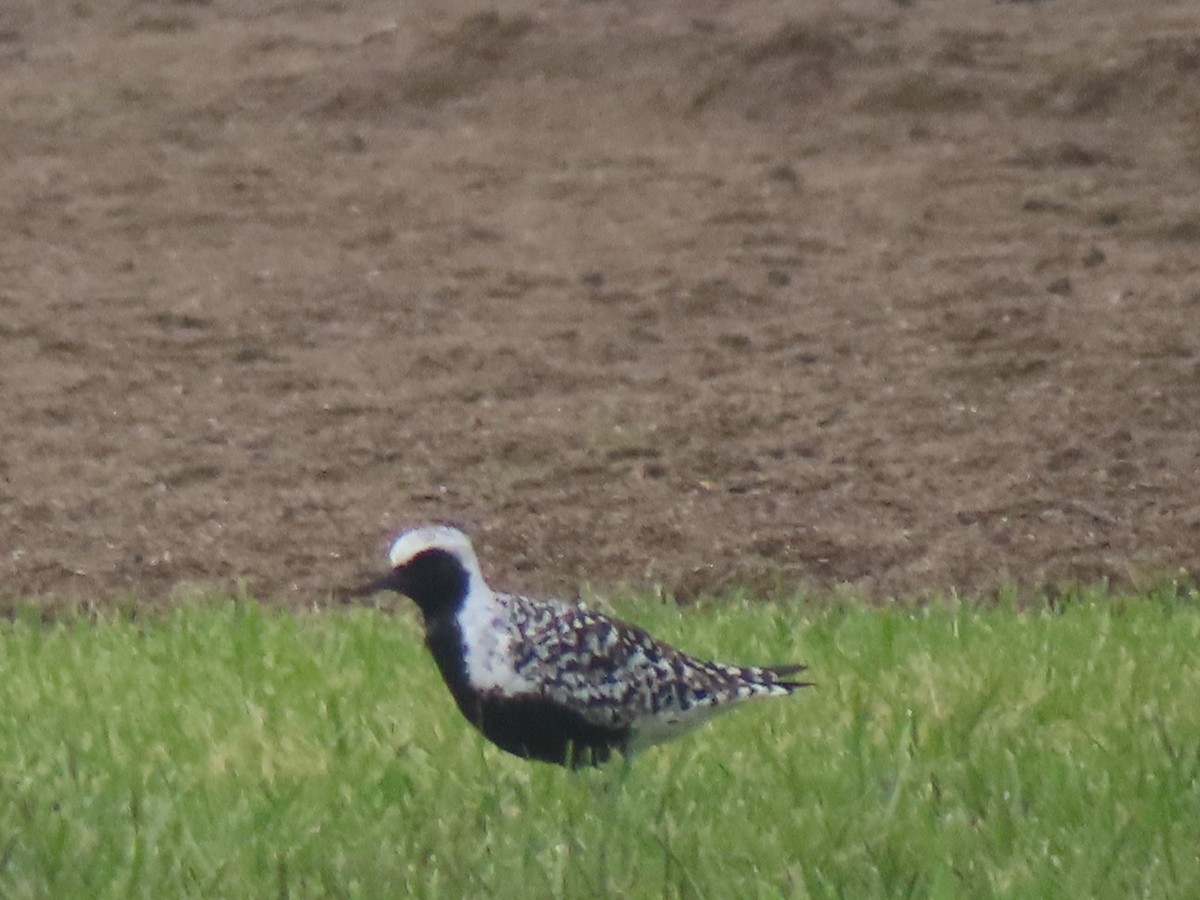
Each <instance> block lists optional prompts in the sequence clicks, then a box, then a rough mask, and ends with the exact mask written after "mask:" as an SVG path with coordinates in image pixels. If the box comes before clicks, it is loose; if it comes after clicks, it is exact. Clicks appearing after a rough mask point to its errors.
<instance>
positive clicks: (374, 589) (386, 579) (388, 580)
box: [338, 570, 400, 603]
mask: <svg viewBox="0 0 1200 900" xmlns="http://www.w3.org/2000/svg"><path fill="white" fill-rule="evenodd" d="M399 581H400V578H399V576H398V573H397V572H396V571H395V570H392V571H391V572H388V573H387V574H386V575H380V576H379V577H378V578H376V579H375V580H374V581H370V582H368V583H367V584H362V585H359V586H358V587H354V588H344V589H342V590H341V591H340V592H339V593H338V599H339V600H340V601H341V602H342V603H352V602H354V601H355V600H358V599H360V598H362V597H370V596H371V595H372V594H378V593H381V592H382V591H397V592H399V590H400V585H399Z"/></svg>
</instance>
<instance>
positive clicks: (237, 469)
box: [0, 0, 1200, 604]
mask: <svg viewBox="0 0 1200 900" xmlns="http://www.w3.org/2000/svg"><path fill="white" fill-rule="evenodd" d="M0 161H2V165H0V403H2V405H3V409H2V413H3V415H2V419H0V576H2V578H3V582H2V583H3V591H2V592H3V593H4V594H6V595H9V596H10V597H11V596H23V597H30V596H33V597H38V596H44V597H59V598H76V599H78V598H88V599H91V600H103V599H105V598H119V597H124V596H130V595H132V596H134V597H137V598H141V599H143V600H145V601H147V602H157V601H162V600H168V599H169V598H171V597H172V596H176V595H177V592H178V591H179V590H180V585H187V584H194V583H196V582H199V583H202V584H217V585H228V584H233V583H235V582H239V581H240V582H244V583H245V584H246V585H247V586H248V588H249V589H250V590H251V591H253V592H254V594H256V595H257V596H259V597H262V598H264V599H267V600H271V601H274V602H290V603H296V604H319V603H322V602H326V601H327V600H328V599H329V597H330V592H331V591H332V590H333V589H334V588H336V587H338V586H340V585H344V584H347V583H352V582H354V581H355V580H356V579H357V578H358V577H359V576H360V575H361V574H362V573H363V572H364V571H367V570H371V569H374V568H377V567H378V566H379V564H380V563H381V562H382V560H383V556H382V554H383V552H384V550H385V549H386V546H387V543H388V539H389V538H390V536H391V534H392V533H393V532H394V531H395V530H396V529H398V528H400V527H401V526H403V525H407V524H411V523H415V522H422V521H426V520H449V521H454V522H458V523H461V524H463V525H465V526H466V527H467V528H468V529H469V530H470V531H471V533H472V534H473V535H474V537H475V539H476V541H477V544H478V545H479V547H480V549H481V555H482V556H483V559H484V568H485V571H488V572H489V573H491V574H492V575H493V576H494V580H495V581H496V582H498V583H499V584H501V585H503V586H505V587H509V588H514V589H525V590H532V591H570V590H573V589H574V588H576V587H577V586H578V585H580V583H590V584H592V585H595V586H603V587H607V588H612V587H617V586H621V585H628V586H635V587H642V588H644V587H647V586H659V587H661V588H662V589H663V590H664V591H666V592H669V593H672V594H674V595H676V596H677V597H679V598H681V599H684V600H686V599H689V598H692V597H695V596H697V595H701V594H708V593H716V594H719V593H721V592H722V591H724V590H727V589H728V588H729V587H730V586H733V585H748V586H749V587H750V588H751V589H753V590H755V591H759V592H762V593H763V594H770V593H774V592H778V591H791V590H793V589H795V588H796V587H797V586H803V587H806V588H810V589H830V588H835V589H839V590H848V591H852V592H855V593H860V594H863V595H865V596H867V597H871V598H876V599H879V598H885V597H889V596H895V595H900V596H911V595H920V594H925V593H930V592H937V591H943V590H947V589H957V590H959V591H962V592H972V591H988V590H991V589H994V588H996V587H998V586H1002V585H1009V584H1017V585H1021V586H1025V587H1029V588H1032V589H1037V588H1039V587H1040V586H1042V585H1045V584H1057V583H1061V582H1064V581H1072V580H1082V581H1089V582H1090V581H1093V580H1096V579H1109V580H1110V581H1111V582H1113V583H1114V584H1123V583H1128V582H1129V581H1130V580H1131V579H1132V580H1137V579H1141V578H1144V577H1157V576H1159V575H1161V574H1163V573H1171V572H1173V571H1176V570H1177V568H1178V567H1180V566H1183V567H1187V568H1189V569H1191V570H1193V571H1200V5H1198V4H1196V3H1195V2H1193V0H1178V2H1168V0H1158V2H1154V0H1152V2H1146V3H1130V2H1128V0H1089V2H1085V0H1045V2H1021V3H1017V2H1008V3H994V2H987V0H958V2H949V0H906V2H898V0H841V2H822V0H813V2H805V3H796V2H790V0H738V2H732V0H592V2H584V0H508V2H504V3H501V4H489V3H481V2H473V0H414V2H397V0H353V2H351V0H275V2H265V0H264V2H251V0H159V2H149V0H76V2H74V3H65V2H64V3H45V2H41V0H6V2H5V3H4V4H3V5H0ZM839 586H840V587H839Z"/></svg>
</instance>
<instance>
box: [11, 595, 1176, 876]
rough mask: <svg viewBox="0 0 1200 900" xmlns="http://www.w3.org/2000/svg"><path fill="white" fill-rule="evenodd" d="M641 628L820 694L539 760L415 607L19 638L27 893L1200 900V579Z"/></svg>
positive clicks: (14, 834)
mask: <svg viewBox="0 0 1200 900" xmlns="http://www.w3.org/2000/svg"><path fill="white" fill-rule="evenodd" d="M619 612H620V613H621V614H623V615H625V616H626V617H627V618H632V619H635V620H636V621H638V622H639V623H640V624H642V625H645V626H646V627H648V628H650V629H651V630H653V631H655V632H656V633H658V634H660V635H662V636H663V637H666V638H668V639H670V640H672V641H674V642H675V643H678V644H680V645H682V646H683V647H685V648H687V649H689V650H692V651H695V652H697V653H703V654H713V655H718V656H720V657H722V658H726V659H730V660H744V661H747V662H749V661H762V662H783V661H787V660H792V659H799V660H804V661H807V662H809V663H810V664H811V666H812V673H811V674H812V675H813V677H814V678H815V680H817V681H818V682H819V686H818V687H816V688H813V689H811V690H808V691H805V692H803V693H802V694H800V695H799V696H796V697H792V698H788V699H786V700H776V701H771V702H764V703H761V704H758V705H751V706H747V707H746V708H744V709H741V710H739V711H736V712H733V713H730V714H729V715H728V716H726V717H724V718H719V719H717V720H716V721H714V722H713V723H711V724H709V725H707V726H705V727H704V728H702V729H701V730H699V731H697V732H695V733H693V734H692V735H690V736H688V737H685V738H684V739H682V740H681V741H679V742H677V743H675V744H674V745H670V746H667V747H660V748H656V749H654V750H651V751H648V752H647V753H645V754H643V755H642V756H640V757H638V758H637V759H636V760H635V761H634V764H633V765H632V766H631V767H628V768H626V767H623V766H621V765H619V764H618V765H616V766H612V767H610V768H608V769H605V770H602V771H600V772H585V773H575V774H572V773H568V772H565V771H562V770H560V769H557V768H554V767H550V766H543V765H537V764H531V763H527V762H524V761H521V760H517V759H513V758H511V757H507V756H505V755H503V754H501V753H499V752H498V751H495V750H493V749H492V748H490V747H487V746H485V745H484V743H483V741H482V740H481V739H480V738H478V737H477V736H476V735H475V734H474V733H473V732H472V731H471V730H470V729H469V728H468V726H467V725H466V724H465V723H464V722H463V721H462V720H461V719H460V718H459V716H458V713H457V712H456V710H455V709H454V707H453V704H452V703H451V701H450V699H449V696H448V695H447V694H446V692H445V689H444V688H443V687H442V685H441V684H440V682H439V681H438V677H437V674H436V672H435V670H434V668H433V664H432V662H431V661H430V660H429V659H428V657H427V656H426V654H425V652H424V650H423V648H422V647H421V645H420V634H419V630H418V627H417V625H416V622H415V619H414V618H413V617H411V616H407V615H403V616H400V617H390V616H387V615H384V614H382V613H380V612H377V611H372V610H360V611H356V612H353V613H349V614H345V613H323V614H316V613H312V614H296V613H291V612H286V611H277V610H261V609H259V608H258V607H256V606H255V605H253V604H251V603H248V602H235V601H232V600H211V601H209V602H193V603H189V604H188V605H186V606H185V607H183V608H179V609H176V610H174V611H172V612H169V613H167V614H164V615H161V616H151V617H132V618H130V617H127V616H124V617H122V616H113V617H112V618H110V619H106V620H100V621H95V620H88V619H75V620H69V621H66V622H60V623H57V624H51V625H45V624H42V623H41V622H40V621H38V620H37V619H36V616H33V615H31V616H29V617H27V618H24V619H23V618H20V617H18V619H17V620H16V621H15V622H7V623H4V624H2V625H0V632H2V633H0V897H5V898H7V897H48V896H53V897H68V898H69V897H122V898H123V897H185V896H195V897H219V896H224V897H271V896H275V897H326V896H328V897H393V896H404V895H409V894H412V895H415V896H421V897H450V898H460V897H482V896H489V897H522V898H525V897H553V896H568V897H593V896H604V895H615V896H622V897H625V896H635V897H660V896H680V897H709V898H729V897H738V898H753V897H772V898H773V897H787V896H795V897H854V898H860V897H903V896H913V897H937V898H942V897H971V896H980V897H987V896H1004V897H1021V898H1028V897H1051V896H1053V897H1129V896H1145V897H1155V898H1160V897H1195V896H1200V771H1198V770H1200V595H1198V594H1197V592H1196V590H1195V589H1194V588H1191V587H1188V586H1186V585H1185V586H1182V587H1181V586H1179V585H1174V586H1168V587H1166V588H1164V589H1163V590H1161V591H1158V592H1156V593H1152V594H1149V595H1146V596H1141V597H1116V598H1111V597H1103V596H1100V595H1099V594H1096V595H1088V594H1086V593H1085V594H1084V595H1082V596H1078V597H1075V598H1074V599H1072V600H1070V601H1069V602H1066V603H1065V604H1063V605H1062V606H1060V607H1059V608H1058V610H1057V611H1050V610H1037V611H1019V610H1017V609H1016V608H1014V607H1013V606H1012V605H1007V606H1006V605H1003V604H1002V605H1000V606H996V605H991V606H986V607H985V606H981V605H973V604H970V603H966V602H960V603H951V604H946V605H933V606H928V607H925V608H922V609H917V610H911V609H901V608H899V607H896V608H888V609H871V608H866V607H860V606H854V605H846V606H837V607H830V606H828V605H827V606H826V607H825V608H815V607H809V606H805V605H804V604H801V603H796V604H791V605H763V604H759V605H754V604H745V603H740V602H734V603H731V604H723V605H716V604H713V605H704V606H701V607H693V608H691V609H687V610H683V611H680V610H677V609H675V608H674V607H671V606H668V605H664V604H662V603H657V602H654V601H649V600H647V601H643V602H636V601H632V600H631V601H628V602H624V603H621V604H620V605H619Z"/></svg>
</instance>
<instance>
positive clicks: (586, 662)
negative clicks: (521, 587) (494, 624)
mask: <svg viewBox="0 0 1200 900" xmlns="http://www.w3.org/2000/svg"><path fill="white" fill-rule="evenodd" d="M512 603H513V605H512V607H511V608H512V609H513V611H514V613H515V620H516V621H514V622H513V623H512V624H513V625H514V626H515V628H514V632H515V633H514V642H513V644H512V647H511V650H512V657H513V666H514V669H515V671H516V673H517V674H518V675H519V676H520V677H521V679H522V680H524V681H526V682H527V683H528V684H530V685H531V686H532V687H533V690H534V691H536V692H537V694H538V695H539V696H541V697H543V698H545V699H547V700H550V701H552V702H554V703H556V704H559V705H561V706H563V707H566V708H568V709H571V710H573V711H575V712H577V713H579V714H580V715H581V716H583V717H584V719H586V720H587V721H589V722H591V723H593V724H595V725H599V726H603V727H611V728H625V727H629V726H632V725H635V724H636V723H638V722H639V721H641V720H645V719H647V718H649V717H669V718H672V719H680V720H683V719H693V718H694V719H696V720H699V719H702V718H705V717H707V716H706V714H707V713H711V712H713V711H715V710H716V708H717V707H720V706H724V705H727V704H729V703H731V702H734V701H737V700H742V699H747V698H749V697H753V696H770V695H779V694H787V693H791V692H792V691H793V690H795V689H796V688H798V687H800V686H802V685H803V682H796V681H790V680H787V679H786V676H787V675H790V674H792V673H794V672H797V671H799V670H800V669H802V668H803V666H787V667H780V668H777V669H771V668H755V667H745V668H743V667H738V666H728V665H722V664H720V663H711V662H701V661H700V660H696V659H693V658H691V657H689V656H687V655H686V654H684V653H682V652H680V651H679V650H676V649H675V648H674V647H671V646H670V645H668V644H665V643H663V642H662V641H658V640H655V639H654V638H653V637H651V636H650V635H649V634H648V633H646V632H645V631H643V630H642V629H640V628H638V627H636V626H634V625H630V624H628V623H625V622H620V621H617V620H615V619H612V618H609V617H608V616H605V615H602V614H600V613H596V612H592V611H590V610H588V609H586V608H585V607H583V606H572V605H569V604H565V603H555V602H542V601H534V600H530V599H528V598H525V597H513V598H512Z"/></svg>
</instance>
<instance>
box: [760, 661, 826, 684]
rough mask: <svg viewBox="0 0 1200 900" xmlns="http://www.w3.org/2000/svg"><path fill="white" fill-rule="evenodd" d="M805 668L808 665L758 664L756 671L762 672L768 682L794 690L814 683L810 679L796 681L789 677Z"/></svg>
mask: <svg viewBox="0 0 1200 900" xmlns="http://www.w3.org/2000/svg"><path fill="white" fill-rule="evenodd" d="M807 668H808V666H805V665H801V664H799V663H792V664H790V665H786V666H760V667H759V670H758V671H759V672H761V673H762V675H763V680H764V681H766V682H767V683H768V684H772V685H777V686H779V687H782V688H787V689H788V690H789V691H795V690H799V689H800V688H806V687H813V685H814V684H815V682H812V681H796V680H795V679H793V678H791V677H790V676H792V675H795V674H797V673H798V672H803V671H804V670H805V669H807Z"/></svg>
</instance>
